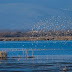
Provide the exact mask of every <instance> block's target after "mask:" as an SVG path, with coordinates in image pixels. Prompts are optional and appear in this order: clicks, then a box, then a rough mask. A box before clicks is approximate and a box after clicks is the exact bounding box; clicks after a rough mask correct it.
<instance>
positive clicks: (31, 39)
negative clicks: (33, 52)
mask: <svg viewBox="0 0 72 72" xmlns="http://www.w3.org/2000/svg"><path fill="white" fill-rule="evenodd" d="M34 40H72V36H55V37H53V36H48V37H0V41H34Z"/></svg>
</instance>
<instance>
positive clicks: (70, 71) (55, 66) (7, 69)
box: [0, 41, 72, 72]
mask: <svg viewBox="0 0 72 72" xmlns="http://www.w3.org/2000/svg"><path fill="white" fill-rule="evenodd" d="M4 48H9V49H10V48H26V49H30V48H33V49H34V48H35V49H39V48H40V49H61V50H40V51H33V55H34V58H11V57H12V56H17V55H20V56H22V57H23V51H10V52H7V54H8V55H7V56H8V57H10V58H7V59H5V60H0V72H72V50H71V49H72V41H19V42H16V41H12V42H9V41H8V42H0V50H1V49H4ZM31 54H32V52H31V51H28V56H31ZM64 69H65V70H64Z"/></svg>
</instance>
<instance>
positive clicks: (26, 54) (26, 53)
mask: <svg viewBox="0 0 72 72" xmlns="http://www.w3.org/2000/svg"><path fill="white" fill-rule="evenodd" d="M25 56H26V58H27V57H28V54H27V49H25Z"/></svg>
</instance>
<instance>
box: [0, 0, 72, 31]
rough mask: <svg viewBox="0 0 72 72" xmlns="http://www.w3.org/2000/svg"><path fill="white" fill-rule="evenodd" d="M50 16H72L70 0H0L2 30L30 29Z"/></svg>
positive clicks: (71, 1) (71, 0) (0, 24)
mask: <svg viewBox="0 0 72 72" xmlns="http://www.w3.org/2000/svg"><path fill="white" fill-rule="evenodd" d="M50 16H60V17H66V18H72V0H0V29H2V30H3V29H12V30H13V29H31V28H32V27H33V26H34V25H36V24H37V23H38V22H40V20H42V21H44V20H45V19H48V18H49V17H50ZM62 23H63V22H62ZM62 23H61V22H60V23H59V25H60V24H62ZM64 25H65V23H64ZM66 25H67V24H66ZM71 26H72V24H70V27H71Z"/></svg>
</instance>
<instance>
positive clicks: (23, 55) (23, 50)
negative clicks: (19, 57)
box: [22, 49, 24, 57]
mask: <svg viewBox="0 0 72 72" xmlns="http://www.w3.org/2000/svg"><path fill="white" fill-rule="evenodd" d="M22 50H23V57H24V49H22Z"/></svg>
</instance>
